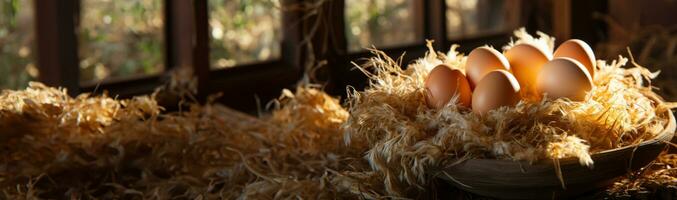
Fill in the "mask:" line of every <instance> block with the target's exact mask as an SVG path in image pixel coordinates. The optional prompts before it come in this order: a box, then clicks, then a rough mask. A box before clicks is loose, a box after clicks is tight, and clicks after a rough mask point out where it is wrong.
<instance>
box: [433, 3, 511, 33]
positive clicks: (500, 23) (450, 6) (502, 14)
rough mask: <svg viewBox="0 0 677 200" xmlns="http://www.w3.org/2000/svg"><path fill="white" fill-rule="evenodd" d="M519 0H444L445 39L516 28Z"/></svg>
mask: <svg viewBox="0 0 677 200" xmlns="http://www.w3.org/2000/svg"><path fill="white" fill-rule="evenodd" d="M518 1H519V0H517V1H516V0H446V4H447V13H446V16H447V37H448V38H450V39H460V38H466V37H472V36H477V35H483V34H491V33H497V32H504V31H510V30H512V29H515V28H517V23H519V21H518V20H519V19H518V17H519V15H517V14H519V12H516V11H519V10H518V9H516V6H518V5H519V2H518Z"/></svg>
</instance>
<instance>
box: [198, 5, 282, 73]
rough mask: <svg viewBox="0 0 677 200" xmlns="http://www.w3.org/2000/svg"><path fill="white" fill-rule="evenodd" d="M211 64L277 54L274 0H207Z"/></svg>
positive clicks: (230, 64) (278, 31)
mask: <svg viewBox="0 0 677 200" xmlns="http://www.w3.org/2000/svg"><path fill="white" fill-rule="evenodd" d="M208 6H209V26H210V28H211V30H210V35H211V45H210V48H211V50H210V61H211V64H212V68H216V69H220V68H228V67H233V66H235V65H237V64H242V63H252V62H257V61H266V60H271V59H275V58H279V57H280V42H281V38H282V30H281V28H280V24H281V22H282V18H281V15H280V10H279V2H278V1H275V0H238V1H234V0H209V5H208Z"/></svg>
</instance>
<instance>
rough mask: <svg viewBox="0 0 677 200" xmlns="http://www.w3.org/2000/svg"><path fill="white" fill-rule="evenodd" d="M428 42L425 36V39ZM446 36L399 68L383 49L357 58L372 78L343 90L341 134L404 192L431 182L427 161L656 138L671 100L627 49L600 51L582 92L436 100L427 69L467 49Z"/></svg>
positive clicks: (451, 61)
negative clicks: (361, 146) (483, 105)
mask: <svg viewBox="0 0 677 200" xmlns="http://www.w3.org/2000/svg"><path fill="white" fill-rule="evenodd" d="M515 36H516V37H517V40H516V41H514V42H511V43H510V44H508V45H506V47H504V49H507V48H509V47H510V46H512V45H515V44H519V43H530V44H534V46H537V47H539V48H541V49H542V50H544V51H545V52H548V53H552V51H553V44H554V38H551V37H549V36H547V35H545V34H542V33H539V37H532V36H531V35H529V34H527V33H526V31H525V30H524V29H520V30H517V31H515ZM429 46H431V45H429ZM455 48H456V46H452V48H451V50H450V51H449V52H448V53H441V52H435V51H434V50H433V49H432V48H430V51H429V52H428V54H427V55H426V56H425V57H424V58H422V59H420V60H418V61H416V62H415V63H413V64H410V65H409V66H407V67H406V69H403V68H402V67H401V65H400V63H399V62H398V61H395V60H393V59H391V58H389V57H387V56H386V55H385V54H383V53H382V52H378V51H374V53H375V54H376V56H375V57H373V58H371V59H370V60H369V62H368V63H367V64H365V65H363V66H359V67H358V68H359V69H361V70H362V71H363V72H364V73H365V74H367V75H368V76H369V78H370V87H369V88H367V89H366V90H365V91H355V90H350V91H349V93H350V94H349V97H350V98H349V106H348V107H349V111H350V113H351V117H350V118H349V119H348V121H347V122H346V123H345V124H344V129H345V130H346V132H347V133H346V142H347V143H350V142H351V141H367V142H368V143H369V146H370V149H369V150H368V152H367V156H366V157H367V159H368V160H369V163H370V165H371V167H372V168H373V169H374V170H375V171H379V172H381V173H382V174H383V176H384V177H385V179H386V180H385V186H386V189H387V191H388V193H391V194H398V195H406V194H407V193H408V191H406V190H404V188H407V186H410V185H414V186H422V185H425V184H427V183H428V182H427V181H428V179H429V178H428V177H427V176H428V174H426V172H428V171H429V170H431V168H434V167H437V166H443V165H448V164H453V163H450V162H459V161H462V160H463V159H469V158H493V159H508V160H520V161H529V162H531V163H535V162H538V161H540V160H546V159H547V160H555V161H557V160H559V159H563V158H568V157H577V158H578V159H579V161H580V163H581V165H586V166H589V167H593V165H594V163H593V161H592V159H591V158H590V155H591V154H594V153H595V152H599V151H603V150H608V149H614V148H618V147H623V146H628V145H633V144H638V143H640V142H642V141H645V140H648V139H652V138H655V136H656V134H658V133H660V131H661V130H662V129H663V127H664V126H665V124H667V116H657V113H667V112H665V111H667V110H668V109H670V106H668V105H667V104H665V103H663V102H662V101H661V100H656V99H660V98H657V95H655V94H654V93H653V91H652V88H651V86H650V80H651V79H652V78H654V77H656V76H657V74H654V73H651V72H650V71H648V70H647V69H645V68H643V67H641V66H638V65H635V66H634V67H630V68H623V66H625V65H626V64H627V62H628V59H626V58H624V57H621V56H619V57H618V59H617V60H614V61H612V62H606V61H602V60H599V61H598V62H597V68H596V69H595V70H596V72H595V74H596V76H595V78H594V80H593V82H594V85H595V87H594V88H593V89H592V91H591V92H590V93H589V95H588V96H587V98H586V99H585V101H582V102H575V101H570V100H567V99H557V100H540V101H535V100H533V99H529V98H526V99H525V100H523V101H521V102H519V103H518V104H517V105H516V106H514V107H502V108H500V109H497V110H493V111H491V112H489V113H488V114H487V115H483V116H480V115H476V114H473V113H472V112H470V111H469V110H467V109H465V108H461V107H457V106H456V100H455V99H452V101H451V102H450V103H448V104H447V105H446V106H445V107H444V108H442V109H440V110H434V109H430V108H428V107H427V106H426V105H425V103H424V102H425V101H424V93H423V92H424V81H425V78H426V77H427V73H428V72H429V71H430V70H431V69H432V68H433V67H435V66H437V65H439V64H447V65H449V66H451V67H452V68H456V69H460V70H462V71H464V66H465V62H466V57H465V56H464V55H462V54H460V53H459V52H457V51H455Z"/></svg>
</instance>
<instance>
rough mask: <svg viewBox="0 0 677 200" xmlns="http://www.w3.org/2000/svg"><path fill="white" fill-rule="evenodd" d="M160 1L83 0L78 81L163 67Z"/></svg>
mask: <svg viewBox="0 0 677 200" xmlns="http://www.w3.org/2000/svg"><path fill="white" fill-rule="evenodd" d="M162 2H163V1H162V0H123V1H113V0H82V1H81V11H80V15H81V16H80V34H79V39H80V43H79V45H80V48H79V53H80V81H85V82H91V81H99V80H102V79H105V78H109V77H125V76H130V75H147V74H155V73H159V72H162V70H163V69H164V65H163V58H164V44H163V12H162V11H163V7H162Z"/></svg>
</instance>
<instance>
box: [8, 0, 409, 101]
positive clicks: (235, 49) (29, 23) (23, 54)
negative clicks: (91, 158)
mask: <svg viewBox="0 0 677 200" xmlns="http://www.w3.org/2000/svg"><path fill="white" fill-rule="evenodd" d="M32 2H33V1H32V0H0V47H1V50H2V53H1V54H0V73H3V74H6V75H5V76H2V77H1V78H0V87H2V88H21V87H24V86H25V85H26V83H27V82H28V81H30V80H34V79H36V78H37V76H38V70H37V68H36V67H35V64H34V58H33V53H32V52H33V50H34V45H35V44H34V31H33V26H34V24H33V12H32V10H33V9H32V6H31V3H32ZM164 2H165V1H162V0H124V1H114V0H82V2H81V11H80V20H79V24H78V35H77V36H78V40H79V42H78V45H79V47H78V51H79V52H78V53H79V57H80V81H81V82H90V83H91V82H97V81H100V80H103V79H106V78H111V77H126V76H133V75H147V74H155V73H160V72H162V70H163V69H164V67H165V66H164V64H163V57H164V40H163V32H164V31H163V26H164V22H163V3H164ZM208 3H209V16H210V21H209V25H210V28H211V29H210V36H211V44H210V46H211V52H210V55H211V58H210V61H211V63H212V66H214V67H215V68H226V67H232V66H235V65H237V64H243V63H252V62H259V61H265V60H271V59H275V58H279V57H280V54H281V52H280V51H281V50H280V42H281V38H282V31H281V12H282V11H280V2H279V0H208ZM415 3H416V1H414V0H346V26H347V36H348V42H349V49H350V50H351V51H356V50H361V49H363V48H365V47H370V46H371V45H375V46H376V47H379V48H383V47H387V46H393V45H402V44H408V43H413V42H416V40H418V39H421V38H420V36H419V35H417V32H419V31H417V29H420V28H421V27H420V24H421V23H420V22H416V21H414V19H415V18H414V17H413V16H412V15H413V13H414V9H415V5H414V4H415Z"/></svg>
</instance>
